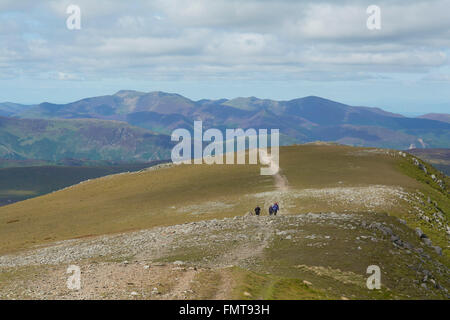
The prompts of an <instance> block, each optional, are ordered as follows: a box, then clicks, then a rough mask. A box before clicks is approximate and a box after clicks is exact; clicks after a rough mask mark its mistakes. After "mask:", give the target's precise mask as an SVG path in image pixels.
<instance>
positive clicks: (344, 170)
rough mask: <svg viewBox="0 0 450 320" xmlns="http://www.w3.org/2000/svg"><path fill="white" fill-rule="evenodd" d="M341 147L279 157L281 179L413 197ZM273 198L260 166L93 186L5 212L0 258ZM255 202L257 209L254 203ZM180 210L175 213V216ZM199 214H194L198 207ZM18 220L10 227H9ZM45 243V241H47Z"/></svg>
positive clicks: (321, 204) (381, 160)
mask: <svg viewBox="0 0 450 320" xmlns="http://www.w3.org/2000/svg"><path fill="white" fill-rule="evenodd" d="M354 150H357V149H354V148H351V147H343V146H314V145H312V146H302V147H298V146H293V147H285V148H282V149H281V154H280V159H281V163H280V165H281V167H282V168H283V174H284V175H286V176H287V177H288V180H289V184H290V185H291V186H292V187H296V188H322V187H334V186H340V185H341V184H339V181H342V182H343V184H342V185H344V186H360V185H368V184H388V185H389V184H392V185H399V186H403V187H408V188H410V189H412V190H414V189H416V188H418V187H419V183H418V182H417V181H415V180H414V179H412V178H410V177H407V176H406V175H404V174H402V173H400V172H399V170H397V167H396V160H395V159H393V158H391V157H387V156H384V155H379V154H374V155H370V156H352V155H351V154H349V152H352V151H354ZM271 190H273V179H272V177H270V176H260V175H259V167H258V166H249V165H233V166H227V165H224V166H206V165H202V166H199V165H191V166H187V165H182V166H178V167H175V168H171V169H163V170H159V171H148V172H139V173H134V174H129V175H117V176H114V177H106V178H101V179H96V180H92V181H89V182H86V183H83V184H81V185H77V186H74V187H72V188H70V189H66V190H63V191H59V192H55V193H52V194H48V195H45V196H42V197H38V198H34V199H30V200H26V201H23V202H20V203H16V204H13V205H10V206H8V207H3V208H0V234H1V237H2V241H1V247H0V251H5V250H14V249H16V248H18V247H24V246H28V245H32V244H37V243H42V242H46V241H50V240H51V241H54V240H62V239H68V238H73V237H84V236H87V235H99V234H105V233H112V232H120V231H125V230H131V229H139V228H149V227H154V226H158V225H170V224H177V223H183V222H187V221H194V220H200V219H206V218H217V217H219V218H220V217H225V216H234V215H242V214H245V213H246V212H248V211H249V210H251V209H252V208H253V207H254V206H255V203H252V201H251V200H249V199H247V198H246V197H242V195H244V194H250V193H257V192H264V191H271ZM207 201H220V202H225V203H235V204H239V209H238V211H236V210H235V209H234V210H233V209H230V208H228V207H227V206H224V207H223V208H220V207H219V208H217V209H215V210H211V212H210V213H206V214H199V215H192V214H183V213H179V212H180V208H181V209H182V208H183V207H187V208H188V209H189V206H195V205H196V204H198V203H201V202H207ZM253 202H254V201H253ZM172 206H175V207H176V208H172ZM297 206H298V210H297V211H298V212H309V211H314V212H320V211H330V209H332V210H335V211H339V210H341V209H343V208H340V207H335V208H330V207H329V204H328V202H327V201H326V199H324V201H317V200H314V201H311V202H308V201H299V202H298V203H297ZM193 208H194V210H195V207H193ZM11 220H18V221H17V222H15V223H12V224H8V223H7V222H8V221H11ZM44 239H47V240H44Z"/></svg>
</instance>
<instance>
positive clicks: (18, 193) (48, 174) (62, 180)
mask: <svg viewBox="0 0 450 320" xmlns="http://www.w3.org/2000/svg"><path fill="white" fill-rule="evenodd" d="M149 166H151V164H130V165H117V166H32V167H16V168H0V205H3V204H8V203H10V202H17V201H21V200H25V199H28V198H31V197H36V196H39V195H43V194H47V193H50V192H52V191H56V190H59V189H62V188H65V187H68V186H71V185H74V184H77V183H79V182H81V181H84V180H88V179H95V178H98V177H102V176H106V175H111V174H115V173H119V172H127V171H130V172H133V171H138V170H142V169H145V168H147V167H149Z"/></svg>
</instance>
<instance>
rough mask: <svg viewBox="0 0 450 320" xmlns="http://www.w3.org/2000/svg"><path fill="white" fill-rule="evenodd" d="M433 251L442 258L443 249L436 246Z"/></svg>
mask: <svg viewBox="0 0 450 320" xmlns="http://www.w3.org/2000/svg"><path fill="white" fill-rule="evenodd" d="M433 249H434V251H435V252H436V253H437V254H438V255H440V256H442V248H441V247H439V246H434V247H433Z"/></svg>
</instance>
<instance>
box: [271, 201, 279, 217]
mask: <svg viewBox="0 0 450 320" xmlns="http://www.w3.org/2000/svg"><path fill="white" fill-rule="evenodd" d="M272 210H273V215H274V216H276V215H277V212H278V210H280V207H279V206H278V202H275V203H274V204H273V206H272Z"/></svg>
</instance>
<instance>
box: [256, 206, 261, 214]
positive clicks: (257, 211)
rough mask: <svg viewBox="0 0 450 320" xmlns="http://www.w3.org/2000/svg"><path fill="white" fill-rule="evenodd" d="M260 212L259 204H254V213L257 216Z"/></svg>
mask: <svg viewBox="0 0 450 320" xmlns="http://www.w3.org/2000/svg"><path fill="white" fill-rule="evenodd" d="M260 212H261V208H260V207H259V206H256V208H255V214H256V215H257V216H259V213H260Z"/></svg>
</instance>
